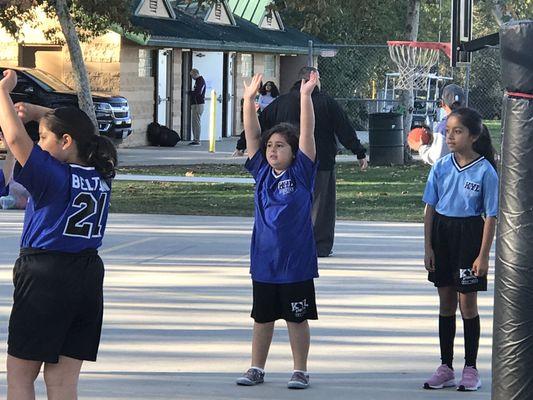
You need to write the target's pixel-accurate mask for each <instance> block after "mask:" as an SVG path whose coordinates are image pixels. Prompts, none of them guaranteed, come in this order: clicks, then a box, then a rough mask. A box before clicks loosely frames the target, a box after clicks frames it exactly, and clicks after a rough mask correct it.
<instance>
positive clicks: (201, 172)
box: [117, 164, 250, 178]
mask: <svg viewBox="0 0 533 400" xmlns="http://www.w3.org/2000/svg"><path fill="white" fill-rule="evenodd" d="M117 173H118V174H135V175H162V176H168V175H170V176H172V175H177V176H224V177H228V176H229V177H237V178H240V177H242V178H250V173H249V172H248V171H246V170H245V169H244V165H232V164H228V165H226V164H198V165H169V166H159V165H154V166H145V167H139V166H135V167H120V168H117Z"/></svg>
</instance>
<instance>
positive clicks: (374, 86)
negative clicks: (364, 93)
mask: <svg viewBox="0 0 533 400" xmlns="http://www.w3.org/2000/svg"><path fill="white" fill-rule="evenodd" d="M372 100H376V80H375V79H373V80H372Z"/></svg>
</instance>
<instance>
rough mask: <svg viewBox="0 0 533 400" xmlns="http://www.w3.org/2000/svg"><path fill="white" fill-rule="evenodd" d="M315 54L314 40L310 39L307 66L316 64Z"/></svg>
mask: <svg viewBox="0 0 533 400" xmlns="http://www.w3.org/2000/svg"><path fill="white" fill-rule="evenodd" d="M314 58H315V55H314V54H313V41H312V40H310V41H309V42H308V50H307V66H308V67H314V66H315V60H314Z"/></svg>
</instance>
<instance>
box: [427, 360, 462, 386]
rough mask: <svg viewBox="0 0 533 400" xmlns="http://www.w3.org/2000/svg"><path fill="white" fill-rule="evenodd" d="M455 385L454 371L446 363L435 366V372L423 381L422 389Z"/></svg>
mask: <svg viewBox="0 0 533 400" xmlns="http://www.w3.org/2000/svg"><path fill="white" fill-rule="evenodd" d="M452 386H455V373H454V372H453V369H451V368H450V367H448V366H447V365H446V364H442V365H441V366H439V368H437V370H436V371H435V373H434V374H433V375H431V378H429V379H428V380H427V381H426V382H424V389H442V388H445V387H452Z"/></svg>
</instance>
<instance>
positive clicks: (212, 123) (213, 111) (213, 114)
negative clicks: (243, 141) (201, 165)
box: [209, 90, 217, 153]
mask: <svg viewBox="0 0 533 400" xmlns="http://www.w3.org/2000/svg"><path fill="white" fill-rule="evenodd" d="M209 113H210V114H209V152H210V153H214V152H215V132H216V123H217V94H216V92H215V90H211V107H210V110H209Z"/></svg>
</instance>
